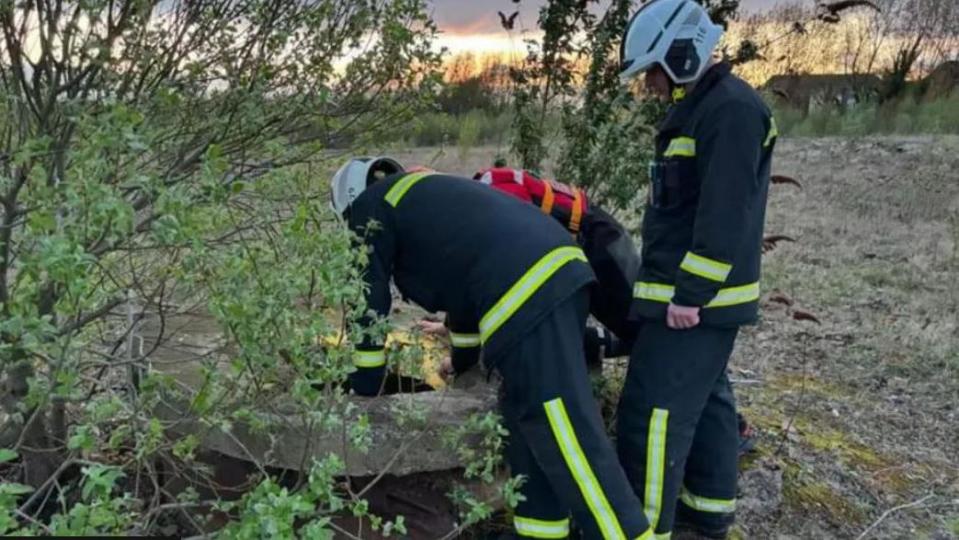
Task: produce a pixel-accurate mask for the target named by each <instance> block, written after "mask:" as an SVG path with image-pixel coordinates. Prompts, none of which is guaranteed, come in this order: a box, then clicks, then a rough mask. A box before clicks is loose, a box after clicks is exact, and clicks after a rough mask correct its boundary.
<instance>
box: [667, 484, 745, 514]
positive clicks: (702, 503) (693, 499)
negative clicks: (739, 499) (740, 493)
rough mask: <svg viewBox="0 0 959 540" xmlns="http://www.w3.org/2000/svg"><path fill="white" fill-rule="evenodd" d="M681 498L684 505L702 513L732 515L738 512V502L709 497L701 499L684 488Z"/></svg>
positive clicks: (680, 493) (680, 494)
mask: <svg viewBox="0 0 959 540" xmlns="http://www.w3.org/2000/svg"><path fill="white" fill-rule="evenodd" d="M679 498H680V500H682V501H683V503H684V504H685V505H686V506H688V507H690V508H692V509H693V510H698V511H700V512H709V513H713V514H730V513H732V512H735V511H736V500H735V499H733V500H727V499H710V498H708V497H700V496H699V495H693V494H692V493H690V491H689V490H688V489H686V488H685V487H683V489H682V491H680V492H679Z"/></svg>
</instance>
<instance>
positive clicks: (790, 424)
mask: <svg viewBox="0 0 959 540" xmlns="http://www.w3.org/2000/svg"><path fill="white" fill-rule="evenodd" d="M806 345H807V342H806V336H805V335H803V354H802V385H801V386H800V387H799V398H798V399H797V400H796V410H794V411H793V413H792V415H790V417H789V421H788V422H786V428H785V429H783V436H782V439H781V440H780V441H779V446H778V447H776V452H775V455H777V456H778V455H781V453H782V450H783V447H784V446H785V445H786V441H787V440H788V439H789V431H790V430H791V429H792V427H793V421H795V420H796V416H798V415H799V410H800V409H801V408H802V405H803V400H804V399H805V397H806V379H807V377H808V374H807V367H808V363H809V355H808V350H809V347H807V346H806Z"/></svg>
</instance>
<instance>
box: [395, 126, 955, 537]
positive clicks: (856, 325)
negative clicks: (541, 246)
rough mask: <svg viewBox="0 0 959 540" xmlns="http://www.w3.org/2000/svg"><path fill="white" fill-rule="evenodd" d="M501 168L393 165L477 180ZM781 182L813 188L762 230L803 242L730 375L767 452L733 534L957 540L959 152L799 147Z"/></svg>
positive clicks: (447, 157)
mask: <svg viewBox="0 0 959 540" xmlns="http://www.w3.org/2000/svg"><path fill="white" fill-rule="evenodd" d="M501 152H502V150H501V149H494V148H485V149H477V150H474V151H471V152H470V153H469V154H467V155H462V154H461V153H460V151H458V150H457V149H456V148H451V149H447V150H446V151H445V152H442V151H439V150H437V149H431V150H418V151H415V152H409V153H405V154H404V153H399V154H397V156H398V157H400V158H401V159H404V160H406V161H407V162H418V163H423V164H430V165H432V166H433V167H434V168H437V169H439V170H445V171H449V172H454V173H469V174H471V173H472V172H473V171H475V170H476V169H477V168H478V167H480V166H482V165H484V164H488V163H490V162H491V161H492V158H493V156H494V155H496V154H498V153H501ZM773 172H774V174H781V175H788V176H791V177H794V178H795V179H797V180H799V181H800V182H801V183H802V189H799V188H796V187H794V186H791V185H777V186H775V187H774V188H773V190H772V193H771V195H770V202H769V214H768V218H767V232H768V234H782V235H787V236H789V237H791V238H792V239H795V242H789V241H787V240H784V241H782V242H780V243H779V244H778V246H777V247H776V249H775V250H773V251H771V252H770V253H768V254H767V255H766V258H765V268H764V278H763V286H764V291H765V299H764V305H765V307H764V310H763V320H762V322H761V323H760V324H759V325H758V326H756V327H752V328H749V329H746V330H745V331H744V332H743V335H742V337H741V338H740V340H739V343H738V347H737V350H736V353H735V355H734V358H733V361H732V375H733V377H734V380H735V381H736V391H737V395H738V399H739V402H740V405H741V408H742V410H743V411H744V412H745V414H746V415H747V416H748V418H749V419H750V420H751V422H752V423H753V424H754V425H755V426H756V428H757V431H758V433H759V437H760V449H759V452H758V453H757V454H755V455H753V456H752V457H750V458H749V459H747V460H745V461H744V464H743V473H742V478H741V482H740V484H741V488H740V489H741V496H742V499H741V501H740V512H739V513H740V516H739V524H738V529H737V531H736V532H737V535H738V536H739V537H743V538H860V537H861V538H930V539H946V538H959V457H957V456H959V283H957V282H959V138H955V137H935V138H933V137H908V138H903V137H897V138H868V139H788V138H787V139H784V140H781V141H780V142H779V145H778V147H777V149H776V158H775V164H774V170H773ZM784 302H785V303H784ZM786 303H792V305H791V306H789V305H786ZM797 314H798V317H799V318H800V319H802V318H806V319H808V318H809V317H805V316H806V315H812V316H813V317H814V318H816V319H818V320H819V321H820V323H821V324H820V323H817V322H814V321H812V320H797V318H796V317H797Z"/></svg>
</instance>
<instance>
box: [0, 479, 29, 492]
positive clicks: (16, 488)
mask: <svg viewBox="0 0 959 540" xmlns="http://www.w3.org/2000/svg"><path fill="white" fill-rule="evenodd" d="M27 493H33V488H32V487H30V486H25V485H23V484H16V483H13V482H5V483H3V484H0V494H3V495H26V494H27Z"/></svg>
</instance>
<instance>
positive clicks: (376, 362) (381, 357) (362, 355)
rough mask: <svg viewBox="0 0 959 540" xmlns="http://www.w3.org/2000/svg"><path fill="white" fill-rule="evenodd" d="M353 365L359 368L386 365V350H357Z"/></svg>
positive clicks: (354, 354)
mask: <svg viewBox="0 0 959 540" xmlns="http://www.w3.org/2000/svg"><path fill="white" fill-rule="evenodd" d="M353 365H354V366H356V367H359V368H377V367H382V366H385V365H386V351H384V350H383V349H380V350H378V351H355V352H354V353H353Z"/></svg>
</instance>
